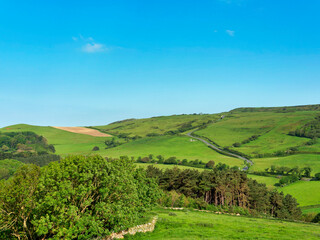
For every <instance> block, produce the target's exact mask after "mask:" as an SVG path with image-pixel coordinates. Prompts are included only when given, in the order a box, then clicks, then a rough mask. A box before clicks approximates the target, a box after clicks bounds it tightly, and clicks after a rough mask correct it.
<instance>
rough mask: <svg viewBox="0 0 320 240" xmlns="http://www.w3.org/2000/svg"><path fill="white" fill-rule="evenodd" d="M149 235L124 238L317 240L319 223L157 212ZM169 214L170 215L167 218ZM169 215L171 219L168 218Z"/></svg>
mask: <svg viewBox="0 0 320 240" xmlns="http://www.w3.org/2000/svg"><path fill="white" fill-rule="evenodd" d="M156 212H157V214H158V222H157V224H156V228H155V230H154V232H152V233H138V234H136V235H135V236H126V237H125V239H155V240H156V239H310V240H311V239H319V238H320V225H319V224H304V223H294V222H286V221H281V220H275V219H260V218H250V217H243V216H230V215H217V214H213V213H206V212H197V211H186V212H185V211H173V210H161V209H160V210H157V211H156ZM169 213H170V215H169ZM171 215H173V216H171Z"/></svg>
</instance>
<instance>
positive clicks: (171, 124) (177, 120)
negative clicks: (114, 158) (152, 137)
mask: <svg viewBox="0 0 320 240" xmlns="http://www.w3.org/2000/svg"><path fill="white" fill-rule="evenodd" d="M219 118H220V114H201V115H200V114H188V115H173V116H162V117H153V118H145V119H129V120H124V121H119V122H115V123H112V124H109V125H105V126H95V128H97V129H101V130H103V131H106V132H108V133H111V134H120V133H126V134H128V135H129V136H135V135H137V136H141V137H145V136H146V135H147V134H149V133H156V134H164V133H165V132H167V131H172V130H177V129H178V128H180V127H181V126H183V124H185V123H190V124H191V125H192V126H198V125H200V124H202V123H207V122H208V121H215V120H217V119H219Z"/></svg>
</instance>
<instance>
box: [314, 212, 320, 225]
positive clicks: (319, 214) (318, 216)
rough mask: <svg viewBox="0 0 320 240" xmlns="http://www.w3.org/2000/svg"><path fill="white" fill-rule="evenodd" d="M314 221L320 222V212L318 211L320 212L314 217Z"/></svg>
mask: <svg viewBox="0 0 320 240" xmlns="http://www.w3.org/2000/svg"><path fill="white" fill-rule="evenodd" d="M312 222H314V223H320V213H318V214H317V215H316V216H315V217H314V219H313V220H312Z"/></svg>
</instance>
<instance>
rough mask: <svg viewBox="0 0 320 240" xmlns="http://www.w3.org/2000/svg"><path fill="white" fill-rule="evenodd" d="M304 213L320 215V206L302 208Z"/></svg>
mask: <svg viewBox="0 0 320 240" xmlns="http://www.w3.org/2000/svg"><path fill="white" fill-rule="evenodd" d="M302 212H303V213H320V204H319V205H313V206H306V207H302Z"/></svg>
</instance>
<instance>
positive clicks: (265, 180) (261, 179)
mask: <svg viewBox="0 0 320 240" xmlns="http://www.w3.org/2000/svg"><path fill="white" fill-rule="evenodd" d="M248 177H249V178H252V179H254V180H256V181H257V182H259V183H264V184H266V186H267V187H268V188H269V189H274V188H275V186H274V185H275V184H276V183H278V182H279V179H278V178H275V177H265V176H258V175H253V174H248Z"/></svg>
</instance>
